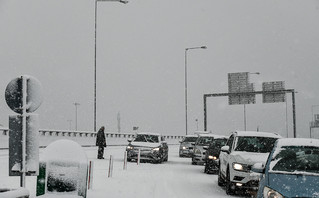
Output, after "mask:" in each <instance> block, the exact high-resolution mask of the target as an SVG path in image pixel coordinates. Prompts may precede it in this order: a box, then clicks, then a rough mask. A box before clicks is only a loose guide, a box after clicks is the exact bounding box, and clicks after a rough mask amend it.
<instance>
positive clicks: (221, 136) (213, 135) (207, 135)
mask: <svg viewBox="0 0 319 198" xmlns="http://www.w3.org/2000/svg"><path fill="white" fill-rule="evenodd" d="M198 137H214V138H227V136H224V135H216V134H212V133H208V134H198Z"/></svg>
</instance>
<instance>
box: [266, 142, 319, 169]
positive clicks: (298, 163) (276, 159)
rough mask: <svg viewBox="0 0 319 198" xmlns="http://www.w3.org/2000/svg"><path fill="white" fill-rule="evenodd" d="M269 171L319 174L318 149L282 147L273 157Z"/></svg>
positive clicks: (311, 147) (310, 147)
mask: <svg viewBox="0 0 319 198" xmlns="http://www.w3.org/2000/svg"><path fill="white" fill-rule="evenodd" d="M270 170H272V171H284V172H308V173H319V147H313V146H283V147H281V148H280V151H279V152H278V153H277V154H276V155H275V156H273V158H272V160H271V163H270Z"/></svg>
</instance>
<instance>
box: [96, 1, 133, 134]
mask: <svg viewBox="0 0 319 198" xmlns="http://www.w3.org/2000/svg"><path fill="white" fill-rule="evenodd" d="M99 1H115V2H120V3H124V4H126V3H128V1H126V0H95V8H94V131H96V33H97V2H99Z"/></svg>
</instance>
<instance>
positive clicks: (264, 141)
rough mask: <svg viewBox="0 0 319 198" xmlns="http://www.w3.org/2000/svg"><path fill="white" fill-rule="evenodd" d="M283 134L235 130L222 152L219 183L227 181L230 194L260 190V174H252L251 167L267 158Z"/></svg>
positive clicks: (224, 183)
mask: <svg viewBox="0 0 319 198" xmlns="http://www.w3.org/2000/svg"><path fill="white" fill-rule="evenodd" d="M279 138H281V136H280V135H278V134H276V133H267V132H256V131H236V132H233V133H232V134H231V135H230V137H229V139H228V141H227V143H226V146H223V147H222V148H221V152H220V155H219V172H218V185H219V186H223V185H226V193H227V194H236V193H239V192H244V190H246V192H247V191H252V192H254V191H255V192H256V191H257V189H258V182H259V178H258V176H257V175H256V174H251V167H252V165H254V164H255V163H257V162H262V163H265V162H266V160H267V158H268V156H269V153H270V152H271V150H272V148H273V146H274V144H275V141H276V140H277V139H279Z"/></svg>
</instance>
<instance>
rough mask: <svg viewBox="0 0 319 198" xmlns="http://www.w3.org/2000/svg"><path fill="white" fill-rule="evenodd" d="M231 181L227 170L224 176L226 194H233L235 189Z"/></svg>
mask: <svg viewBox="0 0 319 198" xmlns="http://www.w3.org/2000/svg"><path fill="white" fill-rule="evenodd" d="M233 188H234V186H233V183H232V182H231V181H230V174H229V170H227V176H226V194H227V195H234V194H235V189H233Z"/></svg>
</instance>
